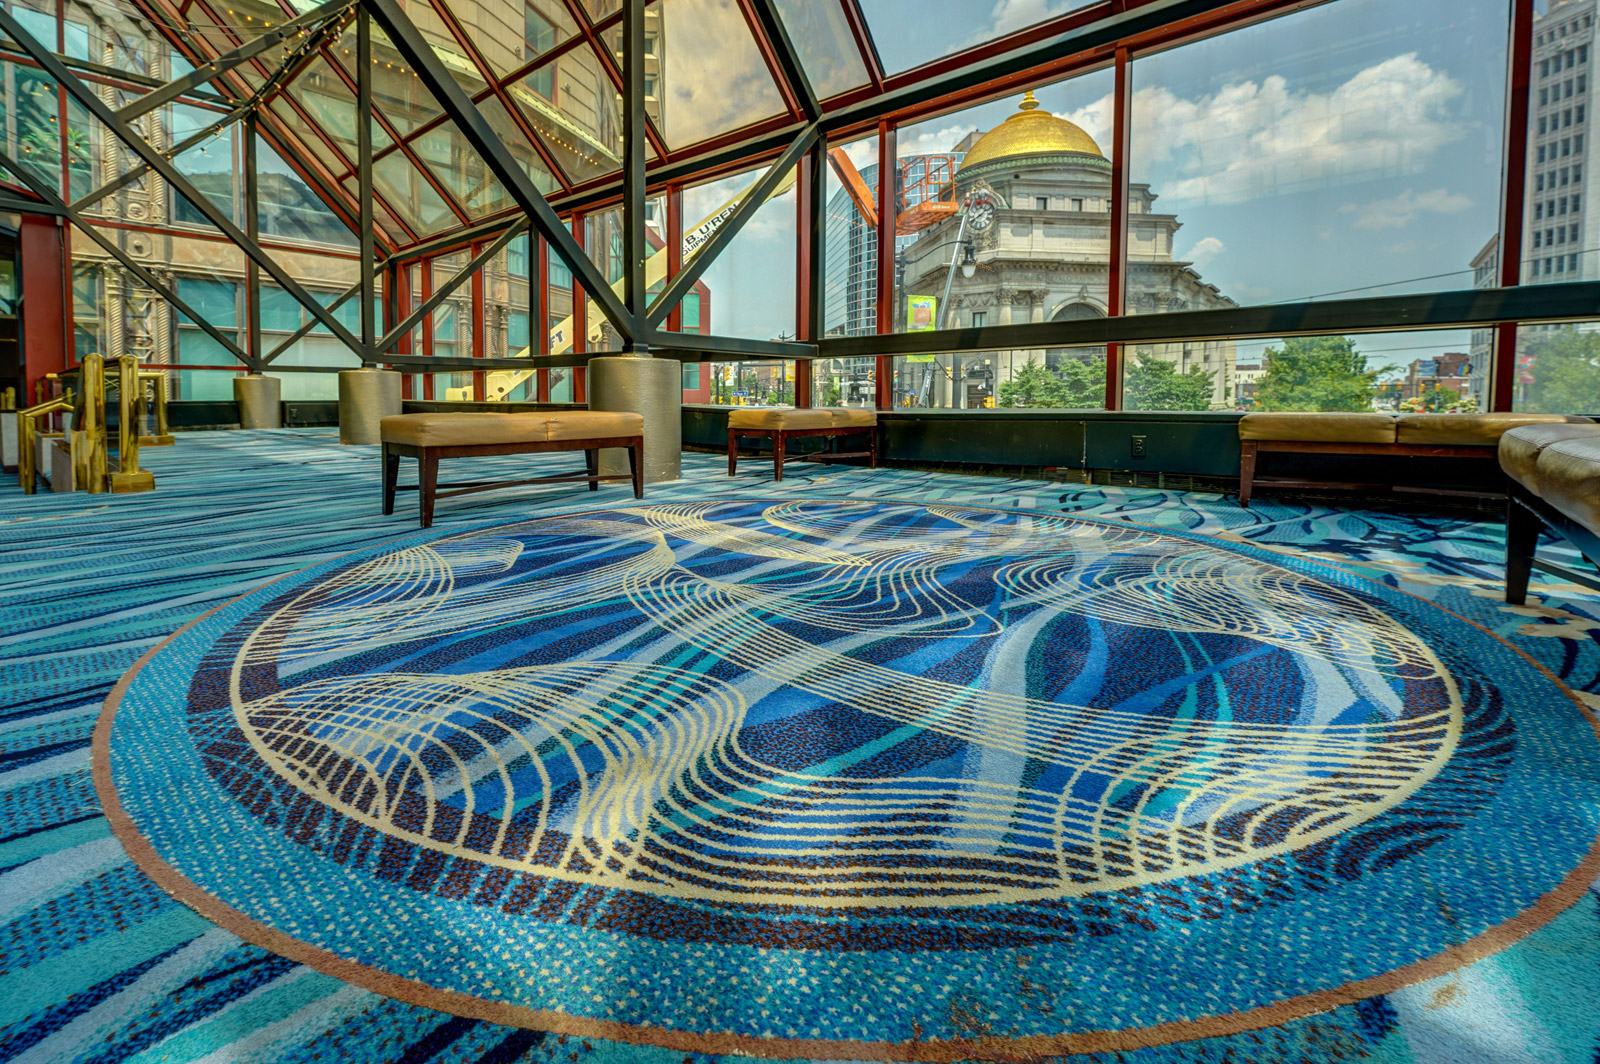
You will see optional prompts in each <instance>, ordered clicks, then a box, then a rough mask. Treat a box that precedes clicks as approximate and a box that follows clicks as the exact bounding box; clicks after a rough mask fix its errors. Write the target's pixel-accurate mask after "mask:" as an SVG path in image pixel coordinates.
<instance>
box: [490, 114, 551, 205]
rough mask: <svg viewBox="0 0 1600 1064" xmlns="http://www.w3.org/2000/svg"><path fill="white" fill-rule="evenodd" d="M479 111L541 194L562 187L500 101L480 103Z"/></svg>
mask: <svg viewBox="0 0 1600 1064" xmlns="http://www.w3.org/2000/svg"><path fill="white" fill-rule="evenodd" d="M478 110H479V112H481V113H482V115H483V117H484V118H487V119H488V120H489V125H490V127H491V128H493V129H494V134H495V136H497V137H499V138H500V140H501V141H502V142H503V143H504V144H505V145H506V147H508V148H510V149H511V154H512V155H514V156H516V159H517V162H518V163H520V164H521V166H522V169H523V170H524V171H526V172H527V175H528V176H529V177H531V178H533V183H534V185H535V187H537V188H538V189H539V191H540V192H542V193H544V194H545V195H549V194H550V193H551V192H554V191H555V190H556V189H558V188H560V187H561V182H559V181H557V180H556V179H555V177H554V175H552V174H551V173H550V170H549V168H548V167H547V166H545V164H544V160H543V159H542V158H540V156H539V153H538V151H537V150H535V148H534V146H533V143H532V142H531V141H529V140H528V138H527V137H525V136H523V135H522V130H520V129H518V128H517V124H516V123H515V122H513V121H512V119H511V113H510V112H509V111H507V110H506V109H505V107H504V106H503V105H502V104H501V103H500V101H499V100H497V99H495V98H494V97H493V96H490V97H488V98H487V99H485V100H482V101H480V102H479V104H478Z"/></svg>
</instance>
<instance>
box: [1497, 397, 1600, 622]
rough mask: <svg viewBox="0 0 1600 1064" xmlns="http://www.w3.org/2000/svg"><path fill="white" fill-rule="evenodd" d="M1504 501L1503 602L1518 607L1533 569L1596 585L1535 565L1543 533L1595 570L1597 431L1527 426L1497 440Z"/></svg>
mask: <svg viewBox="0 0 1600 1064" xmlns="http://www.w3.org/2000/svg"><path fill="white" fill-rule="evenodd" d="M1500 468H1501V469H1503V470H1504V471H1505V474H1506V476H1507V477H1508V478H1509V479H1510V481H1511V491H1510V493H1509V494H1508V497H1507V499H1506V601H1507V602H1509V603H1512V604H1513V605H1521V604H1522V603H1523V601H1524V600H1525V599H1526V598H1527V595H1528V579H1529V577H1530V576H1531V575H1532V570H1533V568H1534V566H1536V565H1537V566H1538V567H1539V568H1540V569H1544V570H1547V571H1549V572H1552V573H1554V574H1555V575H1557V576H1558V577H1560V578H1562V579H1565V580H1569V581H1571V582H1572V583H1575V584H1579V585H1581V586H1584V587H1588V588H1591V589H1593V590H1600V580H1596V579H1595V577H1594V576H1593V574H1591V573H1586V572H1578V571H1576V570H1573V569H1569V568H1567V567H1566V566H1564V565H1559V564H1555V563H1552V562H1548V561H1542V560H1539V559H1537V557H1536V554H1537V550H1538V546H1539V533H1540V532H1541V531H1542V530H1544V529H1546V528H1548V529H1549V530H1550V531H1552V532H1554V533H1556V534H1558V535H1560V536H1561V537H1562V538H1564V539H1566V540H1567V541H1568V542H1569V543H1571V544H1572V545H1573V546H1575V547H1576V548H1578V550H1579V551H1581V552H1582V553H1583V554H1584V556H1585V557H1587V558H1588V559H1589V560H1590V561H1591V562H1594V563H1595V564H1597V565H1600V425H1594V424H1587V425H1585V424H1570V423H1569V424H1560V425H1528V426H1524V427H1522V428H1514V429H1512V430H1511V431H1509V432H1507V433H1506V434H1505V435H1504V436H1502V437H1500Z"/></svg>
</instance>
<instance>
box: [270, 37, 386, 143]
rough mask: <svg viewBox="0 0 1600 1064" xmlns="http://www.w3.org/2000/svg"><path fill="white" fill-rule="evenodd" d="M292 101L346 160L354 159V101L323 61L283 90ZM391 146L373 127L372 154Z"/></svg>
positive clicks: (308, 69)
mask: <svg viewBox="0 0 1600 1064" xmlns="http://www.w3.org/2000/svg"><path fill="white" fill-rule="evenodd" d="M285 91H286V92H288V94H289V95H290V96H292V97H294V99H295V101H296V102H298V103H299V104H300V105H301V106H302V107H304V108H305V109H306V113H307V114H308V115H310V116H311V120H312V121H313V122H315V123H317V125H318V126H319V127H320V128H321V129H322V131H323V132H324V133H326V134H327V135H328V139H329V140H331V141H333V142H334V144H335V145H337V146H338V148H339V150H340V151H342V152H343V153H344V154H345V156H346V157H347V158H350V159H354V158H355V157H356V130H357V127H356V97H355V93H353V92H351V91H350V87H349V86H348V85H346V84H345V83H344V80H343V79H342V78H340V77H339V75H337V74H335V73H334V72H333V68H332V67H330V66H329V65H328V63H327V61H326V60H324V59H322V58H320V57H318V58H317V59H314V60H312V61H311V64H310V65H309V66H307V67H306V69H305V70H304V71H302V72H301V74H300V76H299V77H297V78H295V79H294V81H293V82H292V83H291V84H290V85H289V87H288V89H286V90H285ZM390 143H392V142H391V141H390V139H389V135H388V134H387V133H385V132H384V131H383V127H382V126H380V125H378V124H377V123H376V122H374V123H372V150H373V151H374V152H380V151H382V150H383V149H384V148H387V147H388V146H389V145H390Z"/></svg>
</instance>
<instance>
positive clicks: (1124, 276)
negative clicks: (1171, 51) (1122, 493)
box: [1106, 48, 1133, 410]
mask: <svg viewBox="0 0 1600 1064" xmlns="http://www.w3.org/2000/svg"><path fill="white" fill-rule="evenodd" d="M1131 62H1132V59H1131V57H1130V56H1129V54H1128V50H1127V49H1126V48H1123V49H1119V50H1118V52H1117V55H1116V68H1115V77H1114V81H1113V88H1112V96H1111V101H1112V103H1111V246H1110V262H1109V263H1108V264H1107V268H1108V276H1107V279H1108V282H1109V290H1108V291H1107V293H1106V314H1107V316H1108V317H1120V316H1121V315H1123V314H1125V313H1127V308H1128V154H1129V151H1128V141H1129V139H1130V137H1129V134H1130V132H1131V127H1130V124H1129V123H1130V121H1131V117H1132V114H1131V112H1132V110H1133V108H1132V98H1131V94H1132V85H1131V78H1130V76H1129V75H1130V74H1131V73H1132V71H1131V70H1130V69H1129V66H1130V64H1131ZM1122 347H1123V345H1122V344H1107V345H1106V409H1107V410H1121V409H1122V354H1123V352H1122Z"/></svg>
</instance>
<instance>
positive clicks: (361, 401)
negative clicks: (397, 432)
mask: <svg viewBox="0 0 1600 1064" xmlns="http://www.w3.org/2000/svg"><path fill="white" fill-rule="evenodd" d="M398 413H400V374H398V373H396V372H394V371H393V370H388V369H375V368H368V369H347V370H345V371H343V372H342V373H340V374H339V442H340V443H354V444H368V443H382V442H383V439H382V437H381V435H380V433H379V427H378V426H379V422H381V421H382V420H383V419H384V418H386V417H388V416H389V415H390V414H398Z"/></svg>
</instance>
